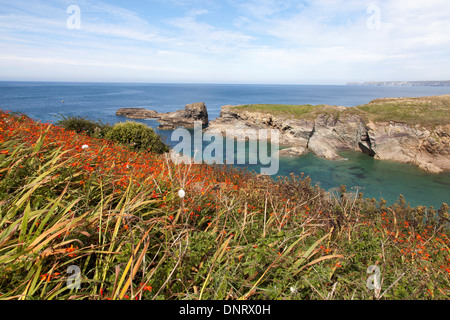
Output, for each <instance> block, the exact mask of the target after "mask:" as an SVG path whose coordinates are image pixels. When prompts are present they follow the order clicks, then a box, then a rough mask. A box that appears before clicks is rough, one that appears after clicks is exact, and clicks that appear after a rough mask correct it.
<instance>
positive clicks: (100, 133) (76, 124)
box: [56, 116, 111, 138]
mask: <svg viewBox="0 0 450 320" xmlns="http://www.w3.org/2000/svg"><path fill="white" fill-rule="evenodd" d="M56 125H58V126H61V127H63V128H64V129H66V130H73V131H75V132H76V133H84V134H87V135H88V136H91V137H94V138H105V136H106V134H107V133H108V131H109V130H111V125H109V124H107V123H103V122H102V121H100V120H98V121H93V120H89V119H87V118H84V117H79V116H61V117H60V119H59V120H58V121H57V122H56Z"/></svg>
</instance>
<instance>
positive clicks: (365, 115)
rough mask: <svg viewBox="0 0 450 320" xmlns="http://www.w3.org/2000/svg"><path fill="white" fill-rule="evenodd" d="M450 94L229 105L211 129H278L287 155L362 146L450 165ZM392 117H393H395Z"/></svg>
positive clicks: (434, 166)
mask: <svg viewBox="0 0 450 320" xmlns="http://www.w3.org/2000/svg"><path fill="white" fill-rule="evenodd" d="M449 115H450V95H446V96H438V97H423V98H390V99H377V100H374V101H372V102H371V103H369V104H367V105H363V106H358V107H354V108H347V107H338V106H282V105H276V106H274V105H251V106H224V107H222V110H221V114H220V117H219V118H217V119H216V120H214V121H212V122H211V123H210V125H209V129H208V130H211V131H216V132H217V131H219V132H221V133H225V131H226V129H228V128H233V129H263V128H267V129H278V130H279V132H280V144H281V145H283V146H287V147H289V148H287V149H284V150H282V151H280V154H281V155H291V156H299V155H303V154H305V153H307V152H313V153H314V154H316V155H318V156H320V157H323V158H326V159H329V160H340V159H342V158H341V157H340V156H339V154H338V152H339V151H343V150H354V151H360V152H363V153H365V154H368V155H369V156H372V157H375V158H376V159H382V160H392V161H398V162H403V163H409V164H413V165H416V166H418V167H420V168H422V169H424V170H426V171H429V172H433V173H439V172H443V171H450V121H449V120H450V119H449ZM389 118H390V119H389Z"/></svg>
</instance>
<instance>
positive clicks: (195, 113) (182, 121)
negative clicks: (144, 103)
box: [158, 102, 209, 129]
mask: <svg viewBox="0 0 450 320" xmlns="http://www.w3.org/2000/svg"><path fill="white" fill-rule="evenodd" d="M158 121H159V122H160V123H161V128H165V129H176V128H178V127H184V128H188V129H191V128H194V122H195V121H200V122H201V123H202V125H203V126H207V125H208V122H209V121H208V110H207V109H206V106H205V104H204V103H203V102H199V103H192V104H188V105H186V106H185V109H184V110H178V111H175V112H168V113H160V114H159V120H158Z"/></svg>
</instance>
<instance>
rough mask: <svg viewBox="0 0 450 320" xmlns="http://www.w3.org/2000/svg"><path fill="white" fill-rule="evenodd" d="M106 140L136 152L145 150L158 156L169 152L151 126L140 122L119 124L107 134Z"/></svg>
mask: <svg viewBox="0 0 450 320" xmlns="http://www.w3.org/2000/svg"><path fill="white" fill-rule="evenodd" d="M106 138H107V139H108V140H111V141H115V142H119V143H122V144H124V145H126V146H128V147H130V148H132V149H134V150H145V151H150V152H154V153H158V154H161V153H164V152H168V151H169V148H168V146H167V145H166V144H165V143H164V142H163V141H162V138H161V136H159V135H157V134H156V133H155V131H154V130H153V129H152V128H150V127H149V126H147V125H145V124H143V123H139V122H133V121H127V122H121V123H117V124H115V125H114V127H113V128H112V129H111V130H110V131H109V132H108V133H107V134H106Z"/></svg>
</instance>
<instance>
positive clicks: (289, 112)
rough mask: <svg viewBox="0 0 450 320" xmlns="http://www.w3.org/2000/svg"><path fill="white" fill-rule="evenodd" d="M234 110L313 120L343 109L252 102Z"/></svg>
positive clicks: (324, 106) (326, 106)
mask: <svg viewBox="0 0 450 320" xmlns="http://www.w3.org/2000/svg"><path fill="white" fill-rule="evenodd" d="M233 109H234V110H245V111H250V112H262V113H270V114H273V115H279V116H289V117H293V118H295V119H307V120H313V119H314V118H315V117H316V116H317V115H318V114H332V115H336V116H338V115H339V114H340V112H341V110H340V109H339V108H337V107H333V106H328V105H310V104H307V105H285V104H252V105H242V106H236V107H234V108H233Z"/></svg>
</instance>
